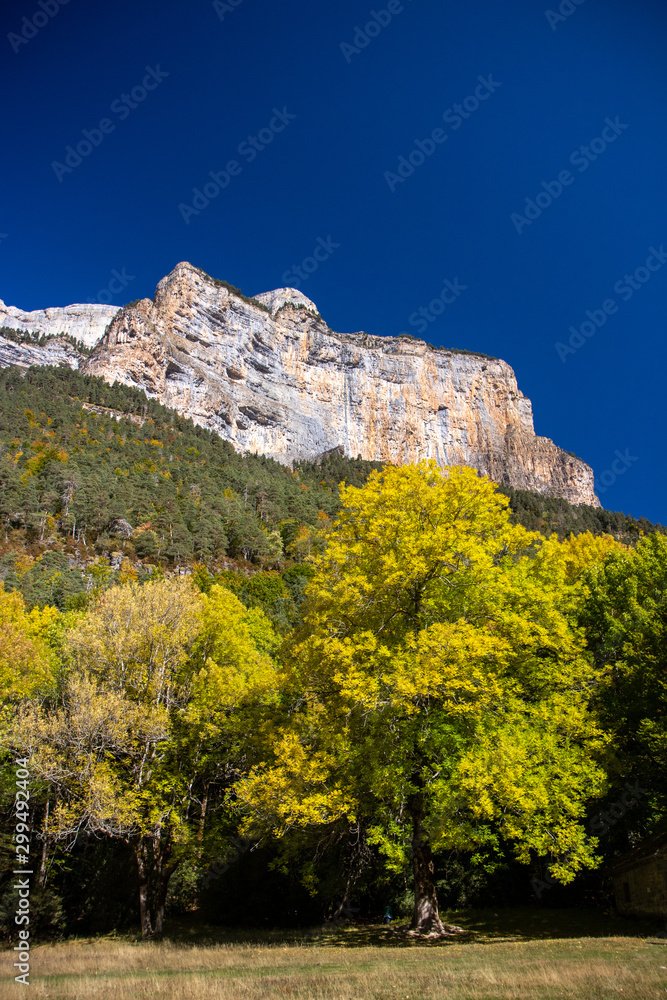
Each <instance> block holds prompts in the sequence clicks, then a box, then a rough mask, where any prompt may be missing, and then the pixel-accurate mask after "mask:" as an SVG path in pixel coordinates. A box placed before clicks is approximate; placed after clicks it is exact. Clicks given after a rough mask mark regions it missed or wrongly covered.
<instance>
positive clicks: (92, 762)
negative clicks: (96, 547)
mask: <svg viewBox="0 0 667 1000" xmlns="http://www.w3.org/2000/svg"><path fill="white" fill-rule="evenodd" d="M274 646H275V636H274V634H273V630H272V627H271V625H270V623H269V622H268V621H267V620H266V618H264V616H263V615H262V613H261V612H258V611H248V610H247V609H246V608H245V607H244V606H243V605H242V604H241V603H240V601H238V599H237V598H236V597H235V596H234V595H233V594H232V593H230V592H229V591H227V590H225V589H224V588H222V587H219V586H213V587H212V588H211V593H210V595H209V596H208V597H206V596H204V595H203V594H200V593H199V592H198V591H197V590H196V589H195V588H194V586H193V585H192V584H191V583H190V582H189V581H186V580H183V579H181V580H169V579H167V580H165V579H162V580H156V581H155V582H151V583H146V584H144V585H143V586H140V585H138V584H136V583H131V584H128V585H126V586H117V587H112V588H110V589H109V590H107V591H104V592H103V593H102V594H101V595H100V596H99V598H98V600H97V601H96V603H95V604H93V605H92V607H91V608H90V609H89V610H88V611H87V612H85V614H83V615H81V616H80V617H79V618H78V620H76V621H75V622H74V623H73V624H71V626H70V627H69V628H68V629H67V630H66V633H65V644H64V648H65V651H66V653H67V654H68V657H69V669H68V671H67V672H66V675H65V677H64V679H63V681H62V690H61V693H60V697H59V698H58V699H57V700H54V701H51V702H50V703H43V702H42V701H34V700H33V701H26V702H25V703H24V704H23V705H22V706H21V707H20V709H19V711H18V714H17V717H16V721H15V724H14V725H13V727H11V730H10V732H9V734H8V740H9V745H11V746H12V747H13V748H15V749H16V750H18V751H20V752H21V754H22V755H24V756H27V757H29V758H30V767H31V771H32V773H33V774H34V775H35V776H36V777H38V778H39V779H40V780H41V781H42V782H44V784H45V785H47V787H48V789H49V795H50V801H51V802H52V806H51V808H50V811H49V813H48V814H47V823H48V826H47V827H45V828H44V829H43V830H42V836H43V837H44V838H50V839H51V840H52V841H56V842H57V841H59V840H61V841H65V842H69V843H72V842H73V841H74V840H75V839H76V837H77V836H78V835H79V834H80V833H81V832H88V833H92V834H95V835H97V836H100V835H102V836H109V837H116V838H120V839H123V840H125V841H126V842H127V843H128V844H129V845H130V846H131V848H132V851H133V853H134V857H135V860H136V865H137V873H138V880H139V913H140V920H141V929H142V933H143V935H144V936H149V935H151V934H159V933H161V932H162V930H163V922H164V911H165V902H166V896H167V888H168V884H169V879H170V876H171V874H172V873H173V871H174V870H175V868H176V866H177V865H178V864H179V862H180V861H182V860H183V859H185V858H186V857H188V854H190V855H191V854H192V852H193V849H194V845H195V843H196V838H197V834H198V833H199V832H200V831H201V829H202V825H203V821H204V816H205V810H206V801H207V797H208V786H209V784H210V783H211V781H218V782H221V781H223V780H226V781H228V782H231V781H233V780H234V778H235V777H236V776H237V774H239V773H241V772H242V769H243V767H244V761H245V760H246V759H247V746H248V745H249V743H251V739H250V738H248V737H247V734H248V732H249V731H250V732H252V729H253V726H252V724H251V723H250V722H249V716H250V715H252V711H253V710H254V707H255V706H256V704H257V702H258V701H261V700H262V699H263V698H267V699H268V700H270V699H271V698H272V697H273V695H272V694H271V692H272V690H273V688H274V687H275V685H274V683H273V677H272V661H271V659H270V656H269V652H270V651H271V650H272V649H273V647H274ZM243 734H246V738H245V739H242V738H241V737H242V735H243Z"/></svg>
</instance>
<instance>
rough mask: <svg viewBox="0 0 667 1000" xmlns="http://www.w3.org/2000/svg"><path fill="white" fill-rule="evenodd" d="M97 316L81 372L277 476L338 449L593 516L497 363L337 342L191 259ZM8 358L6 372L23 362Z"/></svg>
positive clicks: (398, 340)
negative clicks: (471, 471)
mask: <svg viewBox="0 0 667 1000" xmlns="http://www.w3.org/2000/svg"><path fill="white" fill-rule="evenodd" d="M76 308H82V309H84V308H89V309H95V308H96V310H97V312H96V315H95V317H94V319H95V322H96V323H97V324H98V326H97V329H99V328H100V326H101V322H102V319H103V318H104V319H106V318H107V317H108V313H107V314H106V315H104V316H103V315H102V314H101V313H99V310H100V307H76ZM102 308H104V309H107V310H110V311H113V315H111V317H110V319H109V321H108V323H107V324H106V325H105V329H104V331H103V333H102V335H101V337H100V338H99V339H98V340H97V342H96V343H95V345H94V347H93V351H92V354H91V355H90V356H89V357H88V358H80V359H78V365H79V366H80V367H81V370H82V371H84V372H86V373H88V374H92V375H99V376H101V377H103V378H104V379H105V380H106V381H107V382H109V383H113V382H114V381H118V382H121V383H122V384H125V385H130V386H135V387H137V388H141V389H143V390H144V391H145V392H146V393H147V395H149V396H150V397H152V398H155V399H158V400H159V401H160V402H161V403H163V404H164V405H166V406H169V407H172V408H174V409H175V410H177V411H178V412H179V413H181V414H183V415H184V416H189V417H191V418H192V419H193V420H194V422H195V423H196V424H199V425H200V426H203V427H207V428H208V429H210V430H214V431H215V432H216V433H218V434H219V435H220V436H221V437H222V438H223V439H225V440H228V441H230V443H231V444H232V445H233V446H234V448H235V449H236V450H238V451H239V452H241V453H242V454H244V453H255V452H256V453H259V454H266V455H267V456H268V457H271V458H274V459H276V460H278V461H280V462H282V463H284V464H287V465H289V464H291V463H292V462H294V461H311V460H313V459H315V458H316V457H317V456H318V455H321V454H323V453H325V452H327V451H330V450H331V449H335V448H342V449H343V451H344V453H345V454H347V455H349V456H351V457H355V456H357V455H359V456H360V457H361V458H363V459H365V460H368V461H381V462H393V463H398V464H401V463H405V462H413V461H419V460H422V459H428V458H432V459H434V460H435V461H436V462H437V463H438V464H440V465H443V466H444V465H467V466H472V467H474V468H477V469H478V470H479V471H480V472H482V473H485V474H487V475H489V477H490V478H491V479H493V480H494V481H496V482H498V483H501V484H504V485H506V486H510V487H512V488H516V489H524V490H530V491H533V492H537V493H540V494H543V495H546V496H554V497H562V498H564V499H566V500H568V501H569V502H571V503H585V504H589V505H592V506H600V503H599V500H598V498H597V497H596V496H595V491H594V486H593V472H592V470H591V469H590V467H589V466H587V465H586V464H585V463H584V462H582V461H581V460H579V459H576V458H574V457H573V456H572V455H570V454H569V453H566V452H565V451H563V450H561V449H560V448H557V447H556V445H554V444H553V442H552V441H550V440H549V439H548V438H544V437H538V436H536V435H535V432H534V428H533V417H532V406H531V403H530V400H528V399H527V398H526V397H525V396H523V394H522V393H521V392H520V390H519V389H518V386H517V383H516V377H515V375H514V372H513V370H512V368H511V367H510V366H509V365H508V364H507V363H506V362H504V361H501V360H499V359H493V358H489V357H487V356H484V355H477V354H474V353H463V352H461V353H458V352H453V351H448V350H444V349H436V348H432V347H431V346H430V345H427V344H426V343H425V342H424V341H421V340H417V339H412V338H406V337H378V336H370V335H368V334H365V333H363V332H359V333H337V332H335V331H333V330H331V329H330V328H329V327H328V325H327V324H326V323H325V321H324V320H323V319H322V317H321V316H320V315H319V312H318V311H317V307H316V306H315V304H314V303H313V302H312V301H311V300H310V299H308V298H307V297H306V296H305V295H303V293H301V292H299V291H297V290H296V289H275V290H273V291H272V292H263V293H259V294H258V295H257V296H255V297H253V298H250V297H247V296H245V295H243V294H242V293H241V292H240V291H239V290H238V289H236V288H234V287H233V286H231V285H229V284H228V283H227V282H223V281H220V280H219V279H214V278H211V277H210V276H209V275H207V274H206V273H205V272H204V271H202V270H201V269H199V268H197V267H195V266H193V265H192V264H189V263H188V262H181V263H179V264H177V265H176V267H175V268H174V269H173V270H172V271H171V272H170V273H169V274H168V275H166V276H165V278H163V279H162V280H161V281H160V282H159V283H158V285H157V288H156V292H155V296H154V298H153V299H152V300H151V299H148V298H145V299H141V300H138V301H135V302H133V303H130V304H129V305H127V306H124V307H121V308H119V309H115V307H102ZM5 309H6V307H5ZM67 309H69V310H73V309H75V307H72V306H71V307H67ZM15 312H20V311H18V310H16V311H15ZM43 312H44V314H45V319H46V318H48V317H47V316H46V314H48V313H49V310H44V311H43ZM62 312H64V311H61V313H62ZM22 315H24V316H28V317H29V316H30V314H25V313H24V314H22ZM58 319H62V317H61V316H59V317H58ZM1 322H2V313H1V312H0V324H1ZM15 322H18V320H15ZM42 322H44V320H42ZM81 324H82V321H81V320H80V321H79V328H81ZM90 327H91V328H92V320H91V323H90ZM5 343H6V342H5ZM12 354H13V360H12V361H11V362H9V363H15V364H16V363H19V364H20V363H21V362H20V361H17V360H16V351H15V350H13V351H12ZM0 363H5V362H3V343H2V339H1V338H0ZM28 363H32V364H34V363H39V362H36V361H35V360H34V358H32V359H31V360H30V361H29V362H28ZM42 363H53V362H48V361H47V362H42ZM56 363H59V364H61V363H66V364H70V366H73V365H72V362H71V360H67V359H62V360H59V361H57V362H56Z"/></svg>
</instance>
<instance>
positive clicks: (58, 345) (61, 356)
mask: <svg viewBox="0 0 667 1000" xmlns="http://www.w3.org/2000/svg"><path fill="white" fill-rule="evenodd" d="M83 360H84V355H83V354H82V353H81V352H80V351H77V349H76V347H74V345H73V344H70V343H69V341H67V340H64V339H63V338H61V337H54V338H53V339H51V340H48V341H47V343H46V344H45V345H44V347H38V346H37V344H16V343H15V342H14V341H13V340H9V339H8V338H7V337H3V336H2V335H0V368H9V366H10V365H18V366H19V368H28V367H29V366H30V365H54V366H56V367H58V366H60V365H67V366H68V367H69V368H78V367H79V366H80V364H81V362H82V361H83Z"/></svg>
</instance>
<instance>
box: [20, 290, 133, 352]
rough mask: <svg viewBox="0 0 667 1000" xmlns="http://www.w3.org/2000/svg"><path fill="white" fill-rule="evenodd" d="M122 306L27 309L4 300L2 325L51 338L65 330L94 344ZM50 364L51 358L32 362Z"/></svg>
mask: <svg viewBox="0 0 667 1000" xmlns="http://www.w3.org/2000/svg"><path fill="white" fill-rule="evenodd" d="M119 308H120V307H119V306H105V305H88V304H76V305H72V306H62V307H58V306H56V307H54V308H49V309H35V310H34V311H33V312H24V311H23V310H22V309H16V308H15V307H14V306H6V305H5V303H4V302H3V301H2V299H0V326H6V327H9V329H10V330H28V331H29V332H30V333H33V332H39V333H40V334H41V333H43V334H46V336H47V337H49V336H50V337H55V336H58V334H61V333H64V334H65V335H66V336H69V337H74V339H75V340H81V341H83V343H84V344H85V345H86V347H94V346H95V344H97V343H98V341H99V340H100V339H101V338H102V335H103V333H104V331H105V330H106V328H107V326H108V325H109V323H110V322H111V320H112V319H113V318H114V316H115V315H116V313H117V312H118V310H119ZM32 363H34V364H49V362H47V361H42V362H32Z"/></svg>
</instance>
